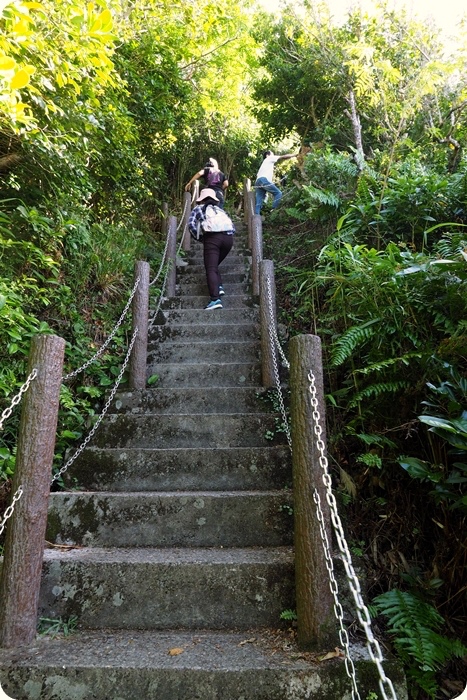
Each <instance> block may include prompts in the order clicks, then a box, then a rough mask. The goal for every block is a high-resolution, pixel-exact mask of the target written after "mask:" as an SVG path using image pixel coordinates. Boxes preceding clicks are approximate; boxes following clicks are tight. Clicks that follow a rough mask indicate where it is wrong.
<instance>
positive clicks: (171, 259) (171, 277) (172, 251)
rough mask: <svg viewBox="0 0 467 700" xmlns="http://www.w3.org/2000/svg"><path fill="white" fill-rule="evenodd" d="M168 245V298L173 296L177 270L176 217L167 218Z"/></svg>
mask: <svg viewBox="0 0 467 700" xmlns="http://www.w3.org/2000/svg"><path fill="white" fill-rule="evenodd" d="M167 235H168V245H167V264H168V265H169V270H168V272H167V286H166V294H167V296H168V297H174V296H175V285H176V281H177V268H176V266H175V259H176V257H177V217H176V216H169V225H168V229H167Z"/></svg>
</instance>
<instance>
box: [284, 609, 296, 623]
mask: <svg viewBox="0 0 467 700" xmlns="http://www.w3.org/2000/svg"><path fill="white" fill-rule="evenodd" d="M280 617H281V620H287V621H289V622H292V621H294V620H296V619H297V613H296V612H295V610H283V611H282V612H281V615H280Z"/></svg>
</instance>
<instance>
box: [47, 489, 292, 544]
mask: <svg viewBox="0 0 467 700" xmlns="http://www.w3.org/2000/svg"><path fill="white" fill-rule="evenodd" d="M128 487H129V488H130V487H131V484H128ZM291 513H292V497H291V493H290V491H285V490H284V491H243V492H242V491H172V492H142V493H141V492H139V493H137V492H133V493H109V492H100V493H89V492H79V491H71V492H68V493H64V492H57V493H52V494H51V495H50V502H49V518H48V525H47V534H46V539H47V541H48V542H52V543H57V544H78V545H86V546H87V547H182V546H183V547H221V546H222V547H278V546H281V545H290V544H292V517H291Z"/></svg>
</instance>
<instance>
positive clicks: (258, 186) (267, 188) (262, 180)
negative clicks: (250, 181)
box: [255, 151, 299, 214]
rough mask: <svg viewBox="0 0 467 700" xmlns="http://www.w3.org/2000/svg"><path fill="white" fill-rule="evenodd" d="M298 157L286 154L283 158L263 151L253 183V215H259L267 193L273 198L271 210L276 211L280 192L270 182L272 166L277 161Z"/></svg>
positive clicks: (280, 195)
mask: <svg viewBox="0 0 467 700" xmlns="http://www.w3.org/2000/svg"><path fill="white" fill-rule="evenodd" d="M298 155H299V154H298V153H286V154H285V155H283V156H275V155H274V153H273V152H272V151H265V152H264V153H263V162H262V163H261V166H260V168H259V170H258V173H257V175H256V182H255V190H256V193H255V214H261V207H262V206H263V204H264V200H265V199H266V195H267V193H268V192H270V193H271V194H272V195H273V197H274V199H273V202H272V208H273V209H276V208H277V207H278V205H279V202H280V201H281V199H282V192H281V191H280V189H279V188H278V187H276V185H275V184H274V183H273V181H272V179H273V176H274V165H275V164H276V163H277V162H278V161H279V160H288V159H289V158H296V157H297V156H298Z"/></svg>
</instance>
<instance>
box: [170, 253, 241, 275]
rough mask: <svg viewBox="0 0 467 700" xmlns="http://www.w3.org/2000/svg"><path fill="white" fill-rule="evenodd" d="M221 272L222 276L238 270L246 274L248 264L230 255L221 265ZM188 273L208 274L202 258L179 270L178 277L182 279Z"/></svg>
mask: <svg viewBox="0 0 467 700" xmlns="http://www.w3.org/2000/svg"><path fill="white" fill-rule="evenodd" d="M219 272H220V274H221V277H223V276H224V273H227V272H230V273H231V272H237V273H240V274H245V273H246V272H247V266H246V265H245V261H244V260H242V259H232V258H230V257H227V258H225V260H223V261H222V262H221V264H220V265H219ZM186 274H191V275H196V274H199V275H204V276H206V268H205V267H204V263H203V261H202V260H199V261H198V260H195V261H190V262H189V263H188V265H187V266H186V267H184V268H182V269H181V270H180V271H179V274H178V279H179V280H181V279H183V277H184V276H185V275H186Z"/></svg>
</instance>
